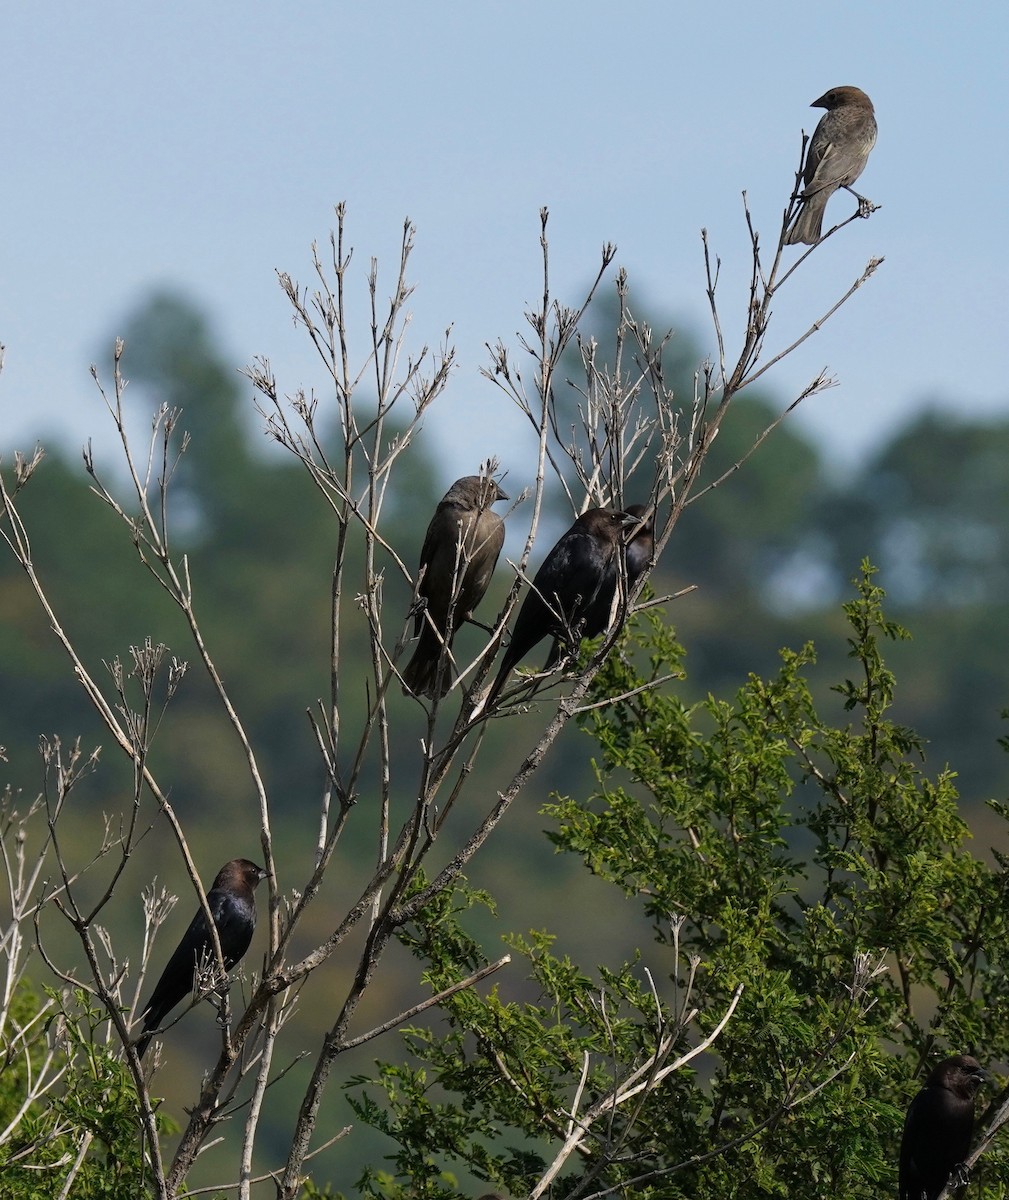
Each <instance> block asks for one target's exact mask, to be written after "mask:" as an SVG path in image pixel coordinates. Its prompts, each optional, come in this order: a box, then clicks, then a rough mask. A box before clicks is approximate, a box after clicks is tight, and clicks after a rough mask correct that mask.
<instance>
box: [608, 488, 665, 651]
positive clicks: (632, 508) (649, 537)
mask: <svg viewBox="0 0 1009 1200" xmlns="http://www.w3.org/2000/svg"><path fill="white" fill-rule="evenodd" d="M647 511H648V505H647V504H628V506H627V515H628V516H629V517H634V518H635V524H636V523H637V522H638V521H640V520H641V519H642V517H644V515H645V513H646V512H647ZM654 553H655V514H654V513H652V515H651V516H650V517H649V518H648V519H647V520H646V521H644V522H643V524H642V526H641V528H640V529H639V530H638V532H637V533H636V534H634V536H633V537H632V538H631V540H630V541H629V542H628V543H627V548H626V549H625V550H624V558H625V559H626V560H627V590H628V591H630V590H631V588H632V587H633V586H634V585H635V584H636V583H637V582H638V580H639V579H640V578H641V572H642V571H643V570H644V569H645V567H647V566H648V564H649V563H650V562H651V561H652V555H653V554H654ZM601 632H602V630H600V633H601Z"/></svg>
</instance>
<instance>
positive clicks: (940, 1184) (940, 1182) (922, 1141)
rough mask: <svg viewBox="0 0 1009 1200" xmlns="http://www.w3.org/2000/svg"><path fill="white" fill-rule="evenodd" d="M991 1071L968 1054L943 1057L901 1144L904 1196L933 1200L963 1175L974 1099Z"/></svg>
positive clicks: (913, 1110)
mask: <svg viewBox="0 0 1009 1200" xmlns="http://www.w3.org/2000/svg"><path fill="white" fill-rule="evenodd" d="M987 1078H988V1072H987V1071H985V1070H984V1068H983V1067H982V1066H981V1065H980V1064H979V1063H978V1061H977V1059H976V1058H971V1056H970V1055H969V1054H957V1055H955V1056H954V1057H953V1058H947V1059H944V1060H943V1061H942V1062H941V1063H939V1065H938V1066H937V1067H936V1068H935V1070H934V1071H933V1072H932V1074H931V1075H929V1077H928V1080H927V1081H926V1083H925V1086H924V1087H923V1088H922V1089H921V1091H920V1092H919V1093H918V1094H917V1096H915V1098H914V1099H913V1100H912V1101H911V1105H910V1107H909V1108H908V1110H907V1117H906V1119H905V1121H904V1136H903V1137H902V1138H901V1143H900V1200H935V1198H936V1196H938V1195H939V1193H940V1192H941V1191H942V1189H943V1188H944V1187H945V1186H946V1184H947V1182H948V1181H949V1178H950V1176H951V1175H953V1174H957V1175H965V1174H966V1168H965V1167H964V1165H963V1164H964V1159H965V1158H966V1157H967V1155H968V1153H969V1152H970V1142H971V1136H972V1134H973V1132H974V1097H975V1095H976V1094H977V1090H978V1088H979V1087H980V1086H981V1084H982V1083H983V1082H984V1081H985V1079H987Z"/></svg>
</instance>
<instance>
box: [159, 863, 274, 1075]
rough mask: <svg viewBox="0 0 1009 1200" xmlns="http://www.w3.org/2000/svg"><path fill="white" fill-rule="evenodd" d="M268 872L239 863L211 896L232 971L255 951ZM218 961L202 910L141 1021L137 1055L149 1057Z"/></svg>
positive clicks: (221, 876) (228, 867) (227, 868)
mask: <svg viewBox="0 0 1009 1200" xmlns="http://www.w3.org/2000/svg"><path fill="white" fill-rule="evenodd" d="M266 875H267V872H266V871H264V870H263V868H262V867H257V866H256V864H255V863H254V862H250V861H249V860H248V859H247V858H235V859H232V860H231V862H229V863H225V864H224V866H223V867H221V869H220V870H219V871H218V872H217V878H216V879H215V880H214V885H213V887H212V888H211V889H210V891H209V892H208V893H207V903H208V904H209V906H210V912H211V915H212V916H213V918H214V924H215V925H216V926H217V936H218V938H219V940H220V943H221V953H222V954H223V955H224V966H225V968H226V969H227V970H229V971H230V970H231V968H232V967H233V966H234V965H235V963H237V962H238V961H239V959H240V958H242V956H243V955H244V954H245V952H246V950H248V948H249V943H250V942H251V941H252V934H253V931H254V930H255V928H256V896H255V891H256V885H257V884H258V883H259V881H260V880H261V879H265V878H266ZM213 961H214V939H213V938H212V937H211V934H210V930H209V929H208V928H207V918H206V916H205V915H204V912H203V909H202V908H201V909H200V910H199V911H198V912H197V914H196V916H195V917H193V919H192V921H191V922H190V924H189V928H188V929H187V930H186V932H185V934H184V935H183V938H182V941H181V942H179V944H178V946H176V948H175V953H174V954H173V955H172V957H171V958H170V959H169V960H168V965H167V966H166V967H165V969H164V971H162V973H161V978H160V979H159V980H158V983H157V986H156V987H155V989H154V991H153V992H152V993H151V998H150V1000H148V1001H147V1004H146V1005H145V1007H144V1009H143V1010H142V1012H141V1014H140V1015H141V1016H142V1017H143V1018H144V1028H143V1033H142V1034H141V1036H140V1039H139V1040H138V1042H137V1054H138V1055H141V1056H143V1053H144V1051H145V1050H146V1049H147V1045H148V1043H149V1042H150V1040H151V1038H152V1037H153V1036H154V1031H155V1030H157V1029H160V1028H161V1026H162V1024H163V1023H164V1020H165V1018H166V1017H167V1016H168V1014H169V1013H170V1012H171V1011H172V1009H173V1008H174V1007H175V1006H176V1004H178V1003H179V1002H180V1001H181V1000H184V999H185V998H186V997H187V996H190V995H192V993H193V988H194V985H195V983H196V976H197V971H198V969H199V966H200V964H201V963H208V962H209V963H212V962H213Z"/></svg>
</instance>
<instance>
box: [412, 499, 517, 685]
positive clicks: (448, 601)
mask: <svg viewBox="0 0 1009 1200" xmlns="http://www.w3.org/2000/svg"><path fill="white" fill-rule="evenodd" d="M507 499H508V497H507V496H506V495H505V493H504V492H503V491H502V490H501V489H500V487H498V485H497V483H496V482H495V481H494V480H493V479H490V478H488V477H487V476H484V475H466V476H464V477H463V478H462V479H457V480H456V481H455V483H453V484H452V486H451V487H450V488H449V489H448V491H447V492H446V493H445V496H444V498H443V499H442V501H441V503H440V504H439V505H438V508H437V509H436V510H435V514H434V516H433V517H432V518H431V524H430V525H429V526H428V527H427V535H426V536H425V538H424V546H423V549H422V550H421V552H420V569H421V580H420V585H419V586H418V588H417V593H418V595H419V596H421V597H423V599H424V600H425V601H426V606H425V608H424V609H423V611H421V612H420V613H418V615H417V620H416V625H415V628H414V637H416V636H417V635H418V634H419V635H420V642H419V644H418V646H417V649H416V650H415V651H414V654H413V658H411V659H410V661H409V662H408V663H407V665H406V668H405V670H404V671H403V685H404V689H403V690H404V691H406V692H412V693H413V694H414V695H415V696H430V697H431V699H432V700H434V699H438V698H439V697H441V696H444V695H445V693H446V692H447V691H448V689H449V686H450V682H451V680H450V666H449V656H448V651H449V650H450V648H451V646H452V637H453V635H454V634H455V632H456V630H457V629H458V628H459V626H460V625H461V624H462V623H463V621H466V620H468V619H469V617H470V615H471V614H472V612H473V610H474V609H475V608H476V606H477V605H478V604H479V603H480V601H481V600H482V599H483V597H484V593H485V592H486V591H487V587H488V585H489V584H490V581H491V576H492V575H493V574H494V567H495V566H496V564H497V560H498V555H499V554H500V553H501V547H502V546H503V545H504V521H502V520H501V518H500V517H499V516H498V515H497V513H496V512H491V507H490V506H491V505H492V504H494V503H495V502H496V501H498V500H507ZM450 626H451V628H450Z"/></svg>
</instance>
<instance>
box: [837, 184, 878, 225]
mask: <svg viewBox="0 0 1009 1200" xmlns="http://www.w3.org/2000/svg"><path fill="white" fill-rule="evenodd" d="M841 187H843V188H844V190H845V191H846V192H851V194H852V195H853V196H854V197H855V199H856V200H857V201H858V215H859V216H860V217H871V216H872V214H873V213H874V212H875V211H876V209H877V208H879V207H880V205H878V204H873V202H872V201H871V200H870V199H869V197H868V196H860V195H859V194H858V192H856V191H855V189H854V188H853V187H849V186H848V185H847V184H846V183H842V184H841Z"/></svg>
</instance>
